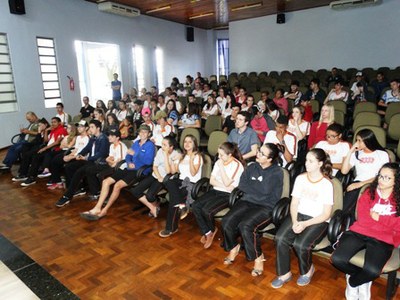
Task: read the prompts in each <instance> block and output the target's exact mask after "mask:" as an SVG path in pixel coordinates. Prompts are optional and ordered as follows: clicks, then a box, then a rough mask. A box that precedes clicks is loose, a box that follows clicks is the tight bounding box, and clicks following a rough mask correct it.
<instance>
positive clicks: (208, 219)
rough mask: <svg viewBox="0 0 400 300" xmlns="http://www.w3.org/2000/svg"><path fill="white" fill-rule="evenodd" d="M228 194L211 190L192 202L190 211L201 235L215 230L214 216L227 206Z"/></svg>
mask: <svg viewBox="0 0 400 300" xmlns="http://www.w3.org/2000/svg"><path fill="white" fill-rule="evenodd" d="M229 195H230V193H227V192H221V191H217V190H211V191H208V192H207V193H205V194H204V195H203V196H201V197H200V198H199V199H197V200H196V201H195V202H194V203H193V205H192V211H193V214H194V216H195V217H196V221H197V224H198V225H199V227H200V232H201V234H202V235H205V234H206V233H207V232H209V231H214V230H215V221H214V216H215V214H216V213H218V212H219V211H221V210H223V209H224V208H227V207H228V206H229Z"/></svg>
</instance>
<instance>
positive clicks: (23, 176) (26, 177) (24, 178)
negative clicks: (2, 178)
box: [11, 175, 28, 182]
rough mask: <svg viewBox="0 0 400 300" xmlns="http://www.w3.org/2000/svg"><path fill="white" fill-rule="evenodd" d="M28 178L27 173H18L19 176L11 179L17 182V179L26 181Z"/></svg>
mask: <svg viewBox="0 0 400 300" xmlns="http://www.w3.org/2000/svg"><path fill="white" fill-rule="evenodd" d="M27 179H28V176H25V175H17V176H15V177H13V179H11V180H12V181H15V182H17V181H25V180H27Z"/></svg>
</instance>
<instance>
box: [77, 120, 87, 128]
mask: <svg viewBox="0 0 400 300" xmlns="http://www.w3.org/2000/svg"><path fill="white" fill-rule="evenodd" d="M75 126H84V127H87V126H88V123H87V122H86V121H85V120H80V121H79V122H78V123H75Z"/></svg>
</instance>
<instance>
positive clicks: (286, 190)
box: [281, 168, 290, 198]
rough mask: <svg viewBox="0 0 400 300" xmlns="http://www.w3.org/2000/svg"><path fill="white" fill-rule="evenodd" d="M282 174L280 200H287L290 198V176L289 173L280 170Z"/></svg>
mask: <svg viewBox="0 0 400 300" xmlns="http://www.w3.org/2000/svg"><path fill="white" fill-rule="evenodd" d="M282 172H283V187H282V196H281V198H289V197H290V175H289V171H288V170H286V169H284V168H282Z"/></svg>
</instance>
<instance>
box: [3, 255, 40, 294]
mask: <svg viewBox="0 0 400 300" xmlns="http://www.w3.org/2000/svg"><path fill="white" fill-rule="evenodd" d="M0 298H2V299H19V300H36V299H39V298H38V297H37V296H36V295H35V294H34V293H33V292H32V291H31V290H30V289H29V288H28V287H27V286H26V285H25V284H24V283H23V282H22V281H21V280H20V279H19V278H18V277H17V275H15V274H14V273H13V272H12V271H11V270H10V269H9V268H8V267H7V266H6V265H5V264H3V263H2V262H0Z"/></svg>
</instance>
